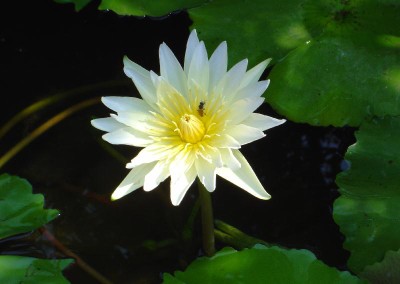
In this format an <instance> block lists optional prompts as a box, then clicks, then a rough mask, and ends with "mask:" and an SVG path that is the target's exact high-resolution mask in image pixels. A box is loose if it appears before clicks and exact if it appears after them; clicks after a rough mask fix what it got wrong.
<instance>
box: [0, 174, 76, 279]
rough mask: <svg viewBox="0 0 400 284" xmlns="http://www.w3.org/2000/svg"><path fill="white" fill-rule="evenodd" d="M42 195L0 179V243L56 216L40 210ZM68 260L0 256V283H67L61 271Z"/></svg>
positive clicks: (3, 177) (11, 178)
mask: <svg viewBox="0 0 400 284" xmlns="http://www.w3.org/2000/svg"><path fill="white" fill-rule="evenodd" d="M43 203H44V200H43V195H41V194H32V187H31V185H30V184H29V183H28V182H27V181H26V180H25V179H22V178H19V177H16V176H10V175H8V174H3V175H0V239H2V238H5V237H9V236H12V235H16V234H19V233H24V232H28V231H31V230H34V229H36V228H38V227H40V226H42V225H44V224H46V223H47V222H50V221H51V220H53V219H54V218H56V217H57V216H58V215H59V212H58V211H57V210H54V209H43ZM71 262H73V260H72V259H63V260H47V259H36V258H32V257H25V256H14V255H1V256H0V283H8V284H14V283H55V284H58V283H60V284H61V283H69V282H68V281H67V280H66V279H65V278H64V277H63V275H62V270H63V269H64V268H65V267H66V266H68V265H69V264H70V263H71Z"/></svg>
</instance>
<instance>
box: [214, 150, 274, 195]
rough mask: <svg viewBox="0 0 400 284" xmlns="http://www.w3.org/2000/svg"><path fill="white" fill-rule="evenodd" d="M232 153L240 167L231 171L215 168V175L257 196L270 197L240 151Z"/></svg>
mask: <svg viewBox="0 0 400 284" xmlns="http://www.w3.org/2000/svg"><path fill="white" fill-rule="evenodd" d="M233 154H234V155H235V157H236V159H237V160H238V161H239V162H240V164H241V167H240V169H237V170H235V171H233V170H231V169H229V168H217V175H219V176H221V177H222V178H224V179H226V180H228V181H230V182H231V183H233V184H234V185H236V186H238V187H240V188H242V189H243V190H245V191H247V192H248V193H250V194H252V195H254V196H255V197H257V198H260V199H270V198H271V196H270V195H269V194H268V193H267V192H266V191H265V189H264V187H263V186H262V184H261V183H260V181H259V180H258V178H257V176H256V174H255V173H254V171H253V169H252V168H251V166H250V165H249V163H248V162H247V160H246V158H245V157H244V156H243V155H242V153H240V152H239V151H238V150H233Z"/></svg>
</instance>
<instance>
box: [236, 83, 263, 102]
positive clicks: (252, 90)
mask: <svg viewBox="0 0 400 284" xmlns="http://www.w3.org/2000/svg"><path fill="white" fill-rule="evenodd" d="M268 85H269V80H266V81H259V82H256V83H252V84H250V85H248V86H246V87H244V88H242V89H240V90H239V91H238V92H237V94H236V96H235V100H241V99H245V98H248V97H261V96H262V94H264V92H265V90H266V89H267V88H268Z"/></svg>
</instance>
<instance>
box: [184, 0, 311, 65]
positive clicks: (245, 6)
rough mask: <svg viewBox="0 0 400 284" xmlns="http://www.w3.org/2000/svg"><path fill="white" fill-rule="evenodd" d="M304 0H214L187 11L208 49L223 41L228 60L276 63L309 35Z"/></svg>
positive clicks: (252, 63)
mask: <svg viewBox="0 0 400 284" xmlns="http://www.w3.org/2000/svg"><path fill="white" fill-rule="evenodd" d="M302 2H304V0H281V1H275V0H253V1H244V0H218V1H211V2H210V3H208V4H207V5H203V6H201V7H198V8H193V9H190V10H189V16H190V17H191V19H192V20H193V26H192V27H193V28H196V29H197V31H198V33H199V37H200V38H201V39H202V40H204V41H205V42H206V44H207V48H209V50H210V51H211V50H214V49H215V48H216V47H217V45H218V44H219V43H221V42H222V41H224V40H226V41H227V43H228V46H229V60H230V62H231V63H235V62H238V61H240V60H242V59H244V58H248V59H249V62H250V65H255V64H256V63H259V62H260V61H262V60H265V59H266V58H270V57H272V59H273V62H276V61H277V60H279V59H280V58H282V57H283V56H285V55H286V54H287V53H288V51H290V50H292V49H294V48H296V47H297V46H299V45H300V44H303V43H304V42H306V41H307V40H309V39H310V38H311V37H310V35H309V32H308V31H307V30H306V28H305V26H304V23H303V17H302V14H303V11H302V7H301V3H302Z"/></svg>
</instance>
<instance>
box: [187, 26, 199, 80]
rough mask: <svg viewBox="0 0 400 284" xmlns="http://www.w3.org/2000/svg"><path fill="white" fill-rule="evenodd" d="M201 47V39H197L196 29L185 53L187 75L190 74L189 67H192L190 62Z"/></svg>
mask: <svg viewBox="0 0 400 284" xmlns="http://www.w3.org/2000/svg"><path fill="white" fill-rule="evenodd" d="M198 45H199V38H198V37H197V32H196V30H195V29H194V30H193V31H192V32H191V33H190V35H189V39H188V42H187V45H186V53H185V63H184V69H185V73H186V75H187V74H188V73H189V67H190V62H192V57H193V53H194V50H195V49H196V48H197V46H198Z"/></svg>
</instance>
